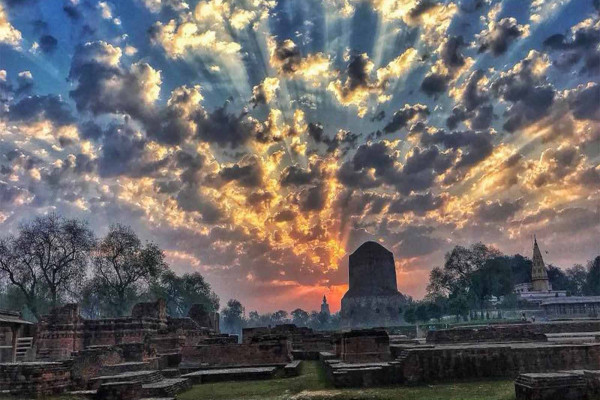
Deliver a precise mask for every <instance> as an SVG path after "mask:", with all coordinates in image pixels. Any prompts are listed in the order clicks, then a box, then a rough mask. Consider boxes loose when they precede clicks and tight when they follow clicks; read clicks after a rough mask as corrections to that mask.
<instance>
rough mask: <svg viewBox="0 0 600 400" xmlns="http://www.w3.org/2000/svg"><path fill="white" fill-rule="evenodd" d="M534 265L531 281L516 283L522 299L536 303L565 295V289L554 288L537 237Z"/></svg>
mask: <svg viewBox="0 0 600 400" xmlns="http://www.w3.org/2000/svg"><path fill="white" fill-rule="evenodd" d="M532 260H533V265H532V267H531V282H527V283H520V284H518V285H515V293H516V294H517V295H519V297H520V298H521V299H522V300H527V301H530V302H534V303H541V302H542V301H544V300H547V299H551V298H556V297H565V296H566V295H567V292H566V291H565V290H552V285H551V284H550V280H549V279H548V272H547V271H546V265H545V264H544V259H543V258H542V252H541V251H540V248H539V246H538V243H537V238H535V239H534V240H533V258H532Z"/></svg>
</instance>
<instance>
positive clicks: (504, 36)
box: [479, 18, 524, 56]
mask: <svg viewBox="0 0 600 400" xmlns="http://www.w3.org/2000/svg"><path fill="white" fill-rule="evenodd" d="M523 33H524V30H523V27H522V26H520V25H519V24H518V23H517V20H516V19H514V18H502V19H501V20H500V21H498V22H496V23H495V24H494V27H493V28H492V29H491V30H490V31H488V32H485V34H483V35H482V37H481V38H480V46H479V52H480V53H482V52H484V51H488V50H489V51H491V52H492V54H493V55H495V56H499V55H501V54H503V53H505V52H506V50H507V49H508V46H510V44H511V43H512V42H514V41H515V40H516V39H517V38H518V37H519V36H521V35H522V34H523Z"/></svg>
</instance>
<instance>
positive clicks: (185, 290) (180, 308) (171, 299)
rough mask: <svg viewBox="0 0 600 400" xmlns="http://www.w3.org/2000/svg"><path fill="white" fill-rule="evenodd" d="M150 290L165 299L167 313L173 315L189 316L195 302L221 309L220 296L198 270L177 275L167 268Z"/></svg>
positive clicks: (208, 307) (210, 309)
mask: <svg viewBox="0 0 600 400" xmlns="http://www.w3.org/2000/svg"><path fill="white" fill-rule="evenodd" d="M150 292H151V294H152V297H154V298H163V299H165V301H166V303H167V314H169V315H170V316H172V317H185V316H187V314H188V311H189V310H190V307H191V306H192V305H193V304H202V305H204V307H205V308H206V310H207V311H210V312H212V311H217V310H218V309H219V296H217V295H216V294H215V293H214V292H213V291H212V290H211V288H210V285H209V284H208V282H206V280H205V279H204V277H203V276H202V275H201V274H200V273H198V272H193V273H191V274H184V275H182V276H177V275H176V274H175V273H174V272H173V271H171V270H166V271H165V272H163V273H162V274H161V276H160V278H159V279H158V280H157V281H155V282H153V283H152V285H151V289H150Z"/></svg>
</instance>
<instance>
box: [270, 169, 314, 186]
mask: <svg viewBox="0 0 600 400" xmlns="http://www.w3.org/2000/svg"><path fill="white" fill-rule="evenodd" d="M318 177H319V170H318V168H317V167H316V166H314V165H311V167H310V168H302V167H300V166H298V165H290V166H288V167H286V168H285V169H284V170H283V171H282V172H281V178H280V180H279V182H280V184H281V186H292V185H293V186H299V185H307V184H309V183H311V182H312V181H313V180H315V179H317V178H318Z"/></svg>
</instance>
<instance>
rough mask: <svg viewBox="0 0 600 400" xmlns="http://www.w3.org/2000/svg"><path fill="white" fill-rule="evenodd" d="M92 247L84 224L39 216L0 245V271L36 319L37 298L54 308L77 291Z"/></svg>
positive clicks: (91, 237)
mask: <svg viewBox="0 0 600 400" xmlns="http://www.w3.org/2000/svg"><path fill="white" fill-rule="evenodd" d="M94 244H95V238H94V234H93V232H92V231H91V230H90V229H89V228H88V226H87V223H85V222H83V221H80V220H76V219H66V218H63V217H61V216H59V215H57V214H49V215H44V216H39V217H36V218H34V219H33V220H32V221H30V222H27V223H23V224H22V225H21V226H20V227H19V231H18V233H17V235H16V236H8V237H7V238H4V239H2V240H1V241H0V271H1V272H2V273H3V274H4V275H5V276H7V277H8V279H9V281H10V283H11V284H12V285H14V286H16V287H17V288H18V289H19V290H20V291H21V292H22V293H23V295H24V296H25V300H26V302H27V306H28V307H29V308H30V310H31V312H32V313H33V314H34V315H35V316H36V317H39V314H38V312H39V310H38V302H39V300H40V297H47V300H48V301H49V302H50V304H51V306H53V307H54V306H56V305H57V304H58V303H59V302H60V301H61V300H62V299H63V298H65V297H67V296H69V295H72V294H73V293H74V292H75V291H76V290H77V289H78V288H79V285H80V284H81V283H82V282H83V281H84V278H85V274H86V268H87V263H88V257H89V252H90V251H91V249H92V248H93V247H94Z"/></svg>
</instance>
